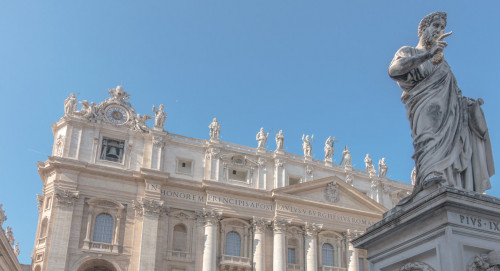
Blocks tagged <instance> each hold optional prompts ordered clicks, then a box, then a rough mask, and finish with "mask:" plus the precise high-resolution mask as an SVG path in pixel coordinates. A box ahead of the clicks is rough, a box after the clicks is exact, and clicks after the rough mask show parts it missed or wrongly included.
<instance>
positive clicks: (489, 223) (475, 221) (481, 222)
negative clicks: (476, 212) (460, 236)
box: [458, 214, 500, 232]
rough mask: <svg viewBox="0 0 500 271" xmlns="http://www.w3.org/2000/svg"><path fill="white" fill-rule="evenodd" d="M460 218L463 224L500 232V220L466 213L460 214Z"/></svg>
mask: <svg viewBox="0 0 500 271" xmlns="http://www.w3.org/2000/svg"><path fill="white" fill-rule="evenodd" d="M458 218H459V222H460V224H462V225H467V226H469V227H472V228H475V229H481V230H487V231H494V232H500V220H492V219H487V218H484V217H479V216H472V215H465V214H458Z"/></svg>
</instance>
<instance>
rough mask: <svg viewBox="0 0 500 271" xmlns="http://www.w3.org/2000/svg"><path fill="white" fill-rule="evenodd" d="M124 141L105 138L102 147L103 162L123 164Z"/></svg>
mask: <svg viewBox="0 0 500 271" xmlns="http://www.w3.org/2000/svg"><path fill="white" fill-rule="evenodd" d="M124 148H125V141H124V140H117V139H110V138H103V139H102V145H101V160H108V161H112V162H118V163H121V162H122V161H123V150H124Z"/></svg>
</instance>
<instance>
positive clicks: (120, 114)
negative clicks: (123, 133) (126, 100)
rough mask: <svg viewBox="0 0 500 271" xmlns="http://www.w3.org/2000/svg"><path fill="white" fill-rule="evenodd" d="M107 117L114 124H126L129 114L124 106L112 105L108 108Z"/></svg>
mask: <svg viewBox="0 0 500 271" xmlns="http://www.w3.org/2000/svg"><path fill="white" fill-rule="evenodd" d="M106 118H107V119H108V120H109V121H111V122H112V123H114V124H124V123H125V122H127V120H128V115H127V112H126V111H125V110H124V109H123V108H121V107H118V106H111V107H109V108H108V109H107V110H106Z"/></svg>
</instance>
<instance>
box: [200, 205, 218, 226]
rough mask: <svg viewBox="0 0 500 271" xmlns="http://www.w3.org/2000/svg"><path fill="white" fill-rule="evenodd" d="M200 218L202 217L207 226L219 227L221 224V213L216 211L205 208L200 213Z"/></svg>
mask: <svg viewBox="0 0 500 271" xmlns="http://www.w3.org/2000/svg"><path fill="white" fill-rule="evenodd" d="M198 217H200V218H201V219H202V221H203V222H205V226H213V225H217V223H218V222H219V220H220V213H219V212H217V211H216V210H210V209H206V208H203V210H202V211H201V212H199V213H198Z"/></svg>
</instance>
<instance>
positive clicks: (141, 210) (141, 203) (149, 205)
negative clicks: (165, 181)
mask: <svg viewBox="0 0 500 271" xmlns="http://www.w3.org/2000/svg"><path fill="white" fill-rule="evenodd" d="M133 208H134V210H135V215H136V216H144V215H147V216H154V217H159V216H160V215H162V214H164V213H167V212H168V209H167V208H166V206H164V202H163V201H161V200H153V199H146V198H140V199H139V200H137V201H134V202H133Z"/></svg>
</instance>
